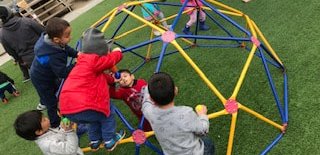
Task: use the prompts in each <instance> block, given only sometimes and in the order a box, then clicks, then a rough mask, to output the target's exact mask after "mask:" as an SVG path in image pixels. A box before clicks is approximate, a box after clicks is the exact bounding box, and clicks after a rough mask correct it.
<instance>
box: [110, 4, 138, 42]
mask: <svg viewBox="0 0 320 155" xmlns="http://www.w3.org/2000/svg"><path fill="white" fill-rule="evenodd" d="M134 8H135V6H133V7H131V8H130V11H132V10H133V9H134ZM128 17H129V14H127V15H126V16H125V17H124V18H123V20H122V21H121V23H120V24H119V26H118V28H117V29H116V31H115V32H114V33H113V35H112V37H111V38H112V39H113V38H114V36H116V34H117V33H118V31H119V30H120V28H121V27H122V25H123V24H124V22H125V21H126V20H127V19H128Z"/></svg>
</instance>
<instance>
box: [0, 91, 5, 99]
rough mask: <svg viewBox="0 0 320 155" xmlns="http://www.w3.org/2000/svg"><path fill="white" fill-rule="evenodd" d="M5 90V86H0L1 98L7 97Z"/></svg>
mask: <svg viewBox="0 0 320 155" xmlns="http://www.w3.org/2000/svg"><path fill="white" fill-rule="evenodd" d="M4 91H5V89H4V88H0V98H1V99H4V98H6V96H5V95H4Z"/></svg>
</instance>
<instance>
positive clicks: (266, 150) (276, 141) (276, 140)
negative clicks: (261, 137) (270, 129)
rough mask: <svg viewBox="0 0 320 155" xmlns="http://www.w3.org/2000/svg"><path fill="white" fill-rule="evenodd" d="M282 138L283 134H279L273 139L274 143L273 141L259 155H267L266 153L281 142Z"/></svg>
mask: <svg viewBox="0 0 320 155" xmlns="http://www.w3.org/2000/svg"><path fill="white" fill-rule="evenodd" d="M282 137H283V133H280V134H279V135H278V136H277V137H276V138H275V139H274V141H273V142H272V143H271V144H270V145H269V146H267V148H266V149H265V150H264V151H262V152H261V154H260V155H265V154H267V153H268V152H269V151H270V150H271V149H272V148H273V146H275V145H276V144H277V143H278V142H279V141H280V140H281V138H282Z"/></svg>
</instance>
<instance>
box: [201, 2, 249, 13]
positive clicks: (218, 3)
mask: <svg viewBox="0 0 320 155" xmlns="http://www.w3.org/2000/svg"><path fill="white" fill-rule="evenodd" d="M207 1H208V2H210V3H213V4H215V5H217V6H220V7H222V8H225V9H227V10H230V11H232V12H235V13H238V14H243V13H242V12H241V11H239V10H237V9H234V8H232V7H230V6H228V5H225V4H222V3H220V2H218V1H215V0H207Z"/></svg>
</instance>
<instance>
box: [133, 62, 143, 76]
mask: <svg viewBox="0 0 320 155" xmlns="http://www.w3.org/2000/svg"><path fill="white" fill-rule="evenodd" d="M144 64H146V61H145V60H144V61H143V62H142V63H141V64H140V65H139V66H138V67H136V68H135V69H133V70H132V73H135V72H136V71H138V70H139V69H140V68H141V67H142V66H143V65H144Z"/></svg>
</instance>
